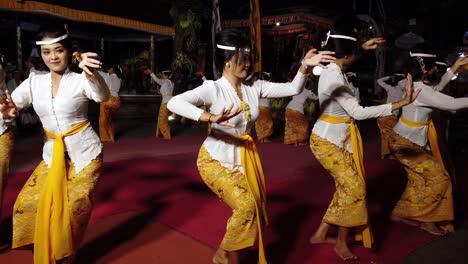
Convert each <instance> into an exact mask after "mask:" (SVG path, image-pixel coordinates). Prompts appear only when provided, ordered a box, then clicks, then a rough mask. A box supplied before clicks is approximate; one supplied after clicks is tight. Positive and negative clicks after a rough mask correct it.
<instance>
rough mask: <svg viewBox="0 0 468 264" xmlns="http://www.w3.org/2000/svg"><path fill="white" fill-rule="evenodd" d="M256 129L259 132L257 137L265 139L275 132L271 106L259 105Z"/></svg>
mask: <svg viewBox="0 0 468 264" xmlns="http://www.w3.org/2000/svg"><path fill="white" fill-rule="evenodd" d="M255 131H256V132H257V139H258V140H263V139H266V138H268V137H269V136H271V134H273V117H272V115H271V112H270V108H268V107H265V106H260V107H259V115H258V119H257V121H256V122H255Z"/></svg>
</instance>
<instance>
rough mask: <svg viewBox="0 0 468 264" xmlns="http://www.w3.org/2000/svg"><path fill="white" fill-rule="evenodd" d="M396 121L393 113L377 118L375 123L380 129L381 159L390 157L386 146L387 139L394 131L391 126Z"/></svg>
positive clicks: (393, 125)
mask: <svg viewBox="0 0 468 264" xmlns="http://www.w3.org/2000/svg"><path fill="white" fill-rule="evenodd" d="M397 123H398V118H397V117H396V116H395V115H389V116H384V117H379V118H377V125H378V126H379V129H380V148H381V155H382V159H388V158H391V157H392V156H391V155H390V150H389V148H388V139H389V137H390V136H391V135H392V134H393V133H395V132H393V128H394V127H395V125H396V124H397Z"/></svg>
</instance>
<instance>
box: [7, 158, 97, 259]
mask: <svg viewBox="0 0 468 264" xmlns="http://www.w3.org/2000/svg"><path fill="white" fill-rule="evenodd" d="M101 165H102V155H99V156H98V157H97V158H96V159H94V160H93V161H91V163H89V164H88V165H87V166H86V167H85V168H83V169H82V170H81V171H80V172H79V173H78V174H76V172H75V167H74V166H73V163H72V162H71V160H70V159H67V160H66V170H67V175H68V179H67V183H66V184H67V191H68V210H69V211H70V226H71V232H72V241H73V250H74V252H76V250H77V249H78V247H79V245H80V243H81V241H82V239H83V236H84V232H85V230H86V227H87V224H88V221H89V218H90V216H91V211H92V207H93V193H94V190H95V188H96V185H97V183H98V180H99V176H100V168H101ZM48 174H49V168H48V166H47V164H46V163H45V162H44V161H41V163H39V165H38V166H37V167H36V169H35V170H34V172H33V173H32V175H31V176H30V177H29V179H28V180H27V182H26V184H25V185H24V186H23V189H22V190H21V192H20V193H19V195H18V198H17V199H16V202H15V205H14V209H13V245H12V247H13V248H18V247H22V246H26V245H29V244H33V243H34V237H35V224H36V215H37V208H38V201H39V196H40V194H41V193H42V190H43V188H44V185H45V183H46V179H47V176H48Z"/></svg>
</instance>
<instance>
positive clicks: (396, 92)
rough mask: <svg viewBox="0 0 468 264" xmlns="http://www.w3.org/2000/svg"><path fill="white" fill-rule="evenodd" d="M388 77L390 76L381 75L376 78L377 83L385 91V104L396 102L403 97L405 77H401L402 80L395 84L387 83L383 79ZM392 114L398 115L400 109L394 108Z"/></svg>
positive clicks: (385, 79)
mask: <svg viewBox="0 0 468 264" xmlns="http://www.w3.org/2000/svg"><path fill="white" fill-rule="evenodd" d="M388 79H390V76H385V77H382V78H380V79H378V80H377V83H378V84H379V85H380V86H381V87H382V88H384V89H385V91H386V92H387V104H391V103H395V102H398V101H400V100H401V99H403V97H405V91H404V89H405V86H406V79H403V80H404V81H402V80H400V81H399V82H398V84H397V85H395V86H392V85H390V84H387V83H386V82H385V81H387V80H388ZM392 114H393V115H395V116H398V115H399V114H400V110H394V111H393V112H392Z"/></svg>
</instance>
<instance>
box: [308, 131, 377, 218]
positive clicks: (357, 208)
mask: <svg viewBox="0 0 468 264" xmlns="http://www.w3.org/2000/svg"><path fill="white" fill-rule="evenodd" d="M310 149H311V150H312V153H313V154H314V155H315V158H316V159H317V160H318V161H319V162H320V164H322V166H323V167H324V168H325V170H327V171H328V172H329V173H330V175H331V176H332V177H333V180H334V181H335V187H336V191H335V194H334V195H333V199H332V201H331V203H330V205H329V206H328V209H327V212H326V213H325V216H324V217H323V222H325V223H328V224H333V225H338V226H343V227H358V226H362V225H366V224H367V223H368V219H367V218H368V216H367V205H366V183H365V182H364V179H363V178H362V177H360V176H359V174H358V172H357V170H356V166H355V165H354V161H353V154H352V153H350V152H348V151H347V150H345V149H343V148H340V147H338V146H336V145H334V144H333V143H331V142H329V141H328V140H326V139H323V138H321V137H319V136H317V135H316V134H313V133H312V135H311V136H310Z"/></svg>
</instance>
